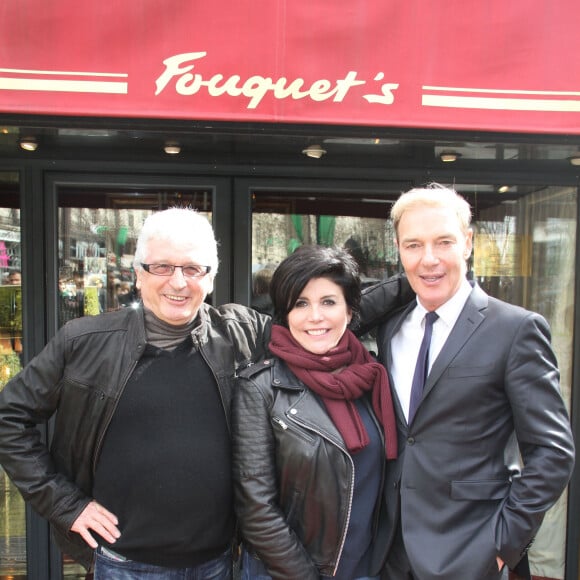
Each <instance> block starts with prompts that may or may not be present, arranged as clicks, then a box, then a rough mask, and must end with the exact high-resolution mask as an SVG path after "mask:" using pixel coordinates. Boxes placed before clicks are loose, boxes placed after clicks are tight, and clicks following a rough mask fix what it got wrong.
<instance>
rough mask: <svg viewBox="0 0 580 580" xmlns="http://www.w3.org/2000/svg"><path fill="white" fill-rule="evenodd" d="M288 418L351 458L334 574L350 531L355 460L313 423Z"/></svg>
mask: <svg viewBox="0 0 580 580" xmlns="http://www.w3.org/2000/svg"><path fill="white" fill-rule="evenodd" d="M288 420H292V421H294V423H297V424H298V425H300V426H301V427H304V428H305V429H307V430H308V431H314V433H317V434H318V435H320V436H321V437H322V438H323V439H326V440H327V441H328V442H329V443H330V444H332V445H334V446H335V447H338V448H339V449H340V450H341V451H342V452H343V453H344V454H345V455H346V456H347V457H348V460H349V462H350V465H351V467H352V477H351V478H350V486H349V489H350V493H349V498H348V512H347V514H346V525H345V526H344V533H343V534H342V538H341V541H340V547H339V550H338V557H337V558H336V564H335V565H334V570H333V571H332V574H331V575H332V576H334V575H335V574H336V571H337V570H338V566H339V564H340V557H341V556H342V551H343V549H344V543H345V542H346V534H347V532H348V526H349V524H350V514H351V513H352V500H353V496H354V475H355V474H354V461H353V460H352V457H351V456H350V453H349V452H348V451H347V450H346V449H345V448H344V447H342V446H341V445H337V444H336V442H335V441H333V440H332V439H331V438H330V437H328V436H327V435H325V434H324V433H323V432H322V431H320V430H318V429H315V428H314V427H312V426H311V425H306V424H305V423H302V422H301V421H298V420H297V418H296V417H295V416H294V417H291V418H290V417H288Z"/></svg>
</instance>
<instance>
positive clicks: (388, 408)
mask: <svg viewBox="0 0 580 580" xmlns="http://www.w3.org/2000/svg"><path fill="white" fill-rule="evenodd" d="M270 350H271V352H272V353H273V354H275V355H276V356H278V357H280V358H281V359H282V360H284V361H286V364H287V365H288V367H289V368H290V370H291V371H292V372H293V373H294V374H295V375H296V376H297V377H298V378H299V379H300V380H301V381H302V382H303V383H304V384H305V385H306V386H307V387H308V388H309V389H311V390H312V391H314V392H315V393H316V394H317V395H319V396H320V397H321V398H322V400H323V401H324V404H325V406H326V409H327V411H328V414H329V415H330V418H331V419H332V421H333V422H334V424H335V425H336V428H337V429H338V430H339V431H340V434H341V435H342V438H343V439H344V442H345V443H346V446H347V448H348V450H349V451H351V452H352V453H356V452H357V451H360V450H361V449H362V448H363V447H366V446H367V445H368V444H369V436H368V433H367V431H366V429H365V427H364V424H363V422H362V419H361V417H360V415H359V413H358V411H357V408H356V406H355V404H354V401H355V399H358V398H359V397H361V396H362V395H363V393H364V392H365V391H369V390H372V401H373V409H374V411H375V414H376V416H377V418H378V420H379V422H380V424H381V425H382V426H383V430H384V433H385V448H386V455H387V459H394V458H395V457H397V431H396V427H395V413H394V411H393V401H392V399H391V390H390V388H389V379H388V378H387V372H386V371H385V368H384V367H383V365H382V364H380V363H378V362H376V361H375V360H374V359H373V357H372V356H371V355H370V354H369V353H368V352H367V350H366V349H365V348H364V347H363V345H362V344H361V343H360V341H359V340H358V339H357V338H356V337H355V335H354V334H353V333H352V332H351V331H350V330H347V331H346V332H345V333H344V335H343V336H342V338H341V339H340V342H339V343H338V345H337V346H335V347H334V348H333V349H331V350H330V351H328V352H327V353H326V354H324V355H319V354H314V353H311V352H309V351H307V350H305V349H304V348H302V347H301V346H300V345H299V344H298V343H297V342H296V341H295V340H294V338H293V337H292V334H291V333H290V331H289V330H288V329H287V328H285V327H284V326H280V325H277V324H274V325H272V340H271V342H270ZM343 367H344V368H343ZM337 369H342V370H340V371H339V372H336V373H333V372H332V371H335V370H337Z"/></svg>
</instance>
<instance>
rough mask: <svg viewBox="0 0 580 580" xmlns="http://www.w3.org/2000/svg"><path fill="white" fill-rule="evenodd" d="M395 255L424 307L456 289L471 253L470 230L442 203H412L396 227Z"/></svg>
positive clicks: (433, 305) (431, 306)
mask: <svg viewBox="0 0 580 580" xmlns="http://www.w3.org/2000/svg"><path fill="white" fill-rule="evenodd" d="M397 236H398V241H397V242H396V243H397V246H398V248H399V255H400V257H401V262H402V264H403V267H404V269H405V273H406V274H407V278H408V280H409V283H410V284H411V287H412V288H413V290H414V291H415V293H416V294H417V296H418V298H419V301H420V302H421V304H422V305H423V306H424V307H425V308H426V309H427V310H435V309H437V308H439V307H440V306H441V305H442V304H445V302H447V301H448V300H449V299H450V298H451V297H452V296H454V295H455V293H456V292H457V291H458V290H459V288H460V286H461V284H462V283H463V280H465V274H466V272H467V264H466V260H467V258H469V256H470V255H471V249H472V236H473V232H472V231H471V230H469V231H467V232H464V231H463V230H462V229H461V227H460V224H459V219H458V217H457V214H456V213H455V212H454V211H453V210H452V209H448V208H446V207H426V206H425V207H415V208H409V209H408V210H406V211H405V213H403V215H402V217H401V219H400V221H399V225H398V228H397Z"/></svg>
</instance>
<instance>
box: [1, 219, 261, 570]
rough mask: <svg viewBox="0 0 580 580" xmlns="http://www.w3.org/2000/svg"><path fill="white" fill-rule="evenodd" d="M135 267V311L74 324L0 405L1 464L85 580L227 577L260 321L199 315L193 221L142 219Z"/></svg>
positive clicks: (207, 263) (198, 246)
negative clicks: (237, 394) (86, 573)
mask: <svg viewBox="0 0 580 580" xmlns="http://www.w3.org/2000/svg"><path fill="white" fill-rule="evenodd" d="M134 267H135V270H136V274H137V284H136V285H137V288H138V289H139V290H140V293H141V299H142V308H138V309H133V308H124V309H122V310H119V311H117V312H111V313H108V314H103V315H100V316H95V317H86V318H80V319H75V320H72V321H71V322H69V323H68V324H66V325H65V326H64V327H63V328H62V329H61V330H60V331H59V332H58V333H57V335H56V336H55V337H54V338H53V339H52V340H51V341H50V342H49V344H48V345H47V346H46V347H45V349H44V350H43V351H42V352H41V353H40V354H39V355H38V356H37V357H36V358H35V359H33V360H32V361H31V362H30V363H29V364H28V366H27V367H26V368H25V369H24V370H23V371H22V373H20V375H18V376H17V377H15V378H14V379H13V380H12V381H11V382H10V383H9V384H8V385H7V386H6V387H5V389H4V390H3V391H2V393H0V462H1V463H2V464H3V466H4V468H5V470H6V472H7V473H8V474H9V475H10V477H11V478H12V480H13V481H14V483H15V484H16V485H17V486H18V488H19V489H20V491H21V493H22V495H23V497H24V498H25V499H26V500H27V501H28V502H29V503H30V504H31V505H32V507H33V508H34V509H35V510H36V511H37V512H38V513H40V514H41V515H42V516H44V517H45V518H47V519H48V520H49V521H50V523H51V524H52V528H53V531H54V533H55V536H56V539H57V542H58V543H59V545H60V547H61V549H62V550H63V552H65V553H66V554H69V555H70V556H72V557H73V558H74V559H76V560H77V561H79V562H81V563H83V564H84V565H85V566H86V567H87V568H90V567H91V566H92V565H93V563H94V562H96V563H95V567H94V577H95V578H96V579H101V580H102V579H107V580H115V579H121V578H122V579H132V578H144V577H146V578H151V579H173V578H207V579H209V578H216V579H229V578H231V575H232V547H233V544H234V542H233V540H234V536H235V533H234V532H235V529H234V528H235V522H234V516H233V508H232V484H231V476H230V469H231V465H230V461H231V460H230V453H231V449H230V426H229V409H230V399H231V387H232V384H233V381H234V376H235V370H236V369H237V368H240V367H242V368H243V367H244V366H247V365H248V364H250V362H252V361H253V360H255V359H257V358H259V357H260V356H262V355H263V353H264V351H265V344H267V341H268V338H269V319H268V318H267V317H265V316H263V315H260V314H258V313H257V312H255V311H253V310H250V309H248V308H245V307H242V306H237V305H227V306H223V307H220V308H213V307H211V306H209V305H208V304H205V303H204V301H205V298H206V297H207V295H208V294H209V293H210V292H211V291H212V289H213V283H214V277H215V275H216V272H217V269H218V257H217V245H216V241H215V238H214V233H213V230H212V228H211V225H210V224H209V222H208V220H207V219H206V218H205V217H203V216H202V215H200V214H198V213H196V212H194V211H192V210H188V209H182V208H181V209H179V208H173V209H169V210H166V211H162V212H159V213H156V214H153V215H151V216H150V217H149V218H148V219H147V220H146V221H145V224H144V226H143V229H142V231H141V233H140V236H139V240H138V242H137V249H136V253H135V262H134ZM51 417H54V437H53V440H52V444H51V447H50V450H49V448H48V447H47V446H46V445H45V443H44V442H43V441H42V437H41V431H40V429H39V427H38V425H39V424H42V423H45V422H47V421H48V420H49V419H50V418H51Z"/></svg>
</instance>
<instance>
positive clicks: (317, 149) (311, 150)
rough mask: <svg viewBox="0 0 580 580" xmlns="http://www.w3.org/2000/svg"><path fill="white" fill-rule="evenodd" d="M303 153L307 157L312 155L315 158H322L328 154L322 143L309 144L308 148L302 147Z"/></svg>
mask: <svg viewBox="0 0 580 580" xmlns="http://www.w3.org/2000/svg"><path fill="white" fill-rule="evenodd" d="M302 153H304V155H306V156H307V157H312V158H313V159H320V158H321V157H322V156H323V155H325V154H326V149H323V147H322V145H309V146H308V147H306V149H302Z"/></svg>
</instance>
